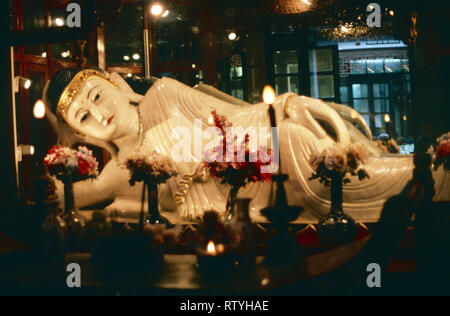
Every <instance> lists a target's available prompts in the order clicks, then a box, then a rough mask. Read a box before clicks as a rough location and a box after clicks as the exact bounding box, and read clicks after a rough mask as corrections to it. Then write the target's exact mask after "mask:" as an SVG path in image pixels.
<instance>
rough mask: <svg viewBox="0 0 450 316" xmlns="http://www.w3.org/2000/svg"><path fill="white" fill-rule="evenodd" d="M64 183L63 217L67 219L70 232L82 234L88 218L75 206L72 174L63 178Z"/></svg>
mask: <svg viewBox="0 0 450 316" xmlns="http://www.w3.org/2000/svg"><path fill="white" fill-rule="evenodd" d="M63 183H64V213H63V215H62V219H63V220H64V221H65V223H66V225H67V228H68V230H69V232H70V233H76V234H81V232H82V231H83V229H84V227H85V226H86V218H85V217H84V216H82V215H81V214H80V213H79V211H78V209H77V208H76V206H75V196H74V190H73V180H72V177H71V176H67V177H65V178H64V179H63Z"/></svg>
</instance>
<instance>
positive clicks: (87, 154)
mask: <svg viewBox="0 0 450 316" xmlns="http://www.w3.org/2000/svg"><path fill="white" fill-rule="evenodd" d="M43 163H44V166H45V167H46V168H47V170H48V172H49V173H50V175H52V176H55V177H56V178H57V179H58V180H61V181H63V180H64V179H65V178H67V177H72V178H73V179H76V180H85V179H89V178H96V177H97V176H98V162H97V160H96V159H95V157H94V155H93V154H92V151H90V150H89V149H88V148H86V147H84V146H79V147H78V150H75V149H71V148H69V147H61V146H54V147H53V148H52V149H50V150H49V152H48V154H47V155H46V156H45V158H44V161H43Z"/></svg>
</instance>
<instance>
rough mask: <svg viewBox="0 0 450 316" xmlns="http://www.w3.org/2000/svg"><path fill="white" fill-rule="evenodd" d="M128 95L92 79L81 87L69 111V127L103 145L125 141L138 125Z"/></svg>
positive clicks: (108, 84) (111, 85) (97, 79)
mask: <svg viewBox="0 0 450 316" xmlns="http://www.w3.org/2000/svg"><path fill="white" fill-rule="evenodd" d="M136 118H137V117H136V110H135V107H134V106H133V105H131V104H130V98H129V94H128V93H127V92H124V91H122V90H120V89H119V88H118V87H116V86H115V85H113V84H112V83H111V82H109V81H107V80H104V79H101V78H97V77H92V78H91V79H88V80H87V81H86V82H85V83H84V85H83V86H82V87H81V89H80V91H79V92H78V94H77V96H76V97H75V98H74V100H73V101H72V103H71V105H70V106H69V108H68V110H67V115H66V120H67V122H68V123H69V125H70V126H72V127H73V128H75V129H76V130H77V131H78V132H81V133H82V134H84V135H87V136H90V137H94V138H96V139H100V140H104V141H113V140H116V139H119V138H122V137H124V136H126V135H127V133H128V132H129V131H130V126H133V125H135V124H138V122H135V121H136Z"/></svg>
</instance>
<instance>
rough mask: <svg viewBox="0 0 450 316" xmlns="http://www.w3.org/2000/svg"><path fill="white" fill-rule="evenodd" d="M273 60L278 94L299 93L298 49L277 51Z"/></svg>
mask: <svg viewBox="0 0 450 316" xmlns="http://www.w3.org/2000/svg"><path fill="white" fill-rule="evenodd" d="M273 60H274V70H275V90H276V92H277V94H278V95H280V94H283V93H286V92H293V93H299V91H300V86H299V84H300V83H299V77H298V54H297V51H295V50H289V51H276V52H275V54H274V55H273Z"/></svg>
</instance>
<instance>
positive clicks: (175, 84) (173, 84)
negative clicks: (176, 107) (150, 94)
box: [153, 77, 189, 90]
mask: <svg viewBox="0 0 450 316" xmlns="http://www.w3.org/2000/svg"><path fill="white" fill-rule="evenodd" d="M153 88H154V89H156V90H161V89H180V88H189V86H187V85H185V84H184V83H181V82H179V81H177V80H175V79H172V78H168V77H163V78H161V79H159V80H158V81H157V82H156V83H155V84H154V85H153Z"/></svg>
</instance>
